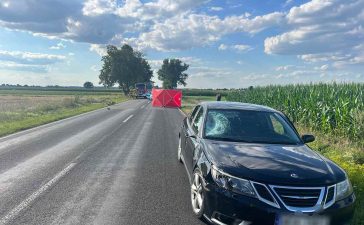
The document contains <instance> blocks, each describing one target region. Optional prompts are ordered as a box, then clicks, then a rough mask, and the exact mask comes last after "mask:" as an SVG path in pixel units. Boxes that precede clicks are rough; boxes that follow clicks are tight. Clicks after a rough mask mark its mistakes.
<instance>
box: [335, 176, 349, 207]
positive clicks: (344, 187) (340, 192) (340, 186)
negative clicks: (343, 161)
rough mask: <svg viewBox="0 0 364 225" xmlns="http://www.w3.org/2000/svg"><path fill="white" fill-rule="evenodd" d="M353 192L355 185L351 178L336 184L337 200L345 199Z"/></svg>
mask: <svg viewBox="0 0 364 225" xmlns="http://www.w3.org/2000/svg"><path fill="white" fill-rule="evenodd" d="M352 193H353V186H352V185H351V183H350V181H349V179H347V178H346V180H344V181H343V182H340V183H337V184H336V201H339V200H341V199H344V198H346V197H348V196H349V195H351V194H352Z"/></svg>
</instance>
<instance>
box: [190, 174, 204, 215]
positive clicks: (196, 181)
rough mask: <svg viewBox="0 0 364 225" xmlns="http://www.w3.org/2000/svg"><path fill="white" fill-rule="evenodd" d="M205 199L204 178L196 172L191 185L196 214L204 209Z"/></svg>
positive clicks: (193, 207) (193, 206)
mask: <svg viewBox="0 0 364 225" xmlns="http://www.w3.org/2000/svg"><path fill="white" fill-rule="evenodd" d="M203 201H204V197H203V187H202V178H201V176H200V174H198V173H194V175H193V181H192V185H191V202H192V209H193V212H194V213H195V214H200V213H201V210H203Z"/></svg>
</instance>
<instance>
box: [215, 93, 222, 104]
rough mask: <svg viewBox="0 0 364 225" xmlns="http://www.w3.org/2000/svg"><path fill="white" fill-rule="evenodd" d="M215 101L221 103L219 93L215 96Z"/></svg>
mask: <svg viewBox="0 0 364 225" xmlns="http://www.w3.org/2000/svg"><path fill="white" fill-rule="evenodd" d="M216 101H218V102H219V101H221V94H220V93H219V94H217V95H216Z"/></svg>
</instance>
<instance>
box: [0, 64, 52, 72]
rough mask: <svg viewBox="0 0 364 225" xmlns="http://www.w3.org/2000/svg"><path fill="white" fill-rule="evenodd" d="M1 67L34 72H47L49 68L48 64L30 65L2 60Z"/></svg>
mask: <svg viewBox="0 0 364 225" xmlns="http://www.w3.org/2000/svg"><path fill="white" fill-rule="evenodd" d="M0 69H3V70H16V71H26V72H34V73H46V72H47V71H48V70H49V67H48V66H46V65H29V64H20V63H15V62H0Z"/></svg>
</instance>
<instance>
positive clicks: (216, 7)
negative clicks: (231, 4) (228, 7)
mask: <svg viewBox="0 0 364 225" xmlns="http://www.w3.org/2000/svg"><path fill="white" fill-rule="evenodd" d="M222 10H224V8H222V7H218V6H213V7H210V11H215V12H218V11H222Z"/></svg>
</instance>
